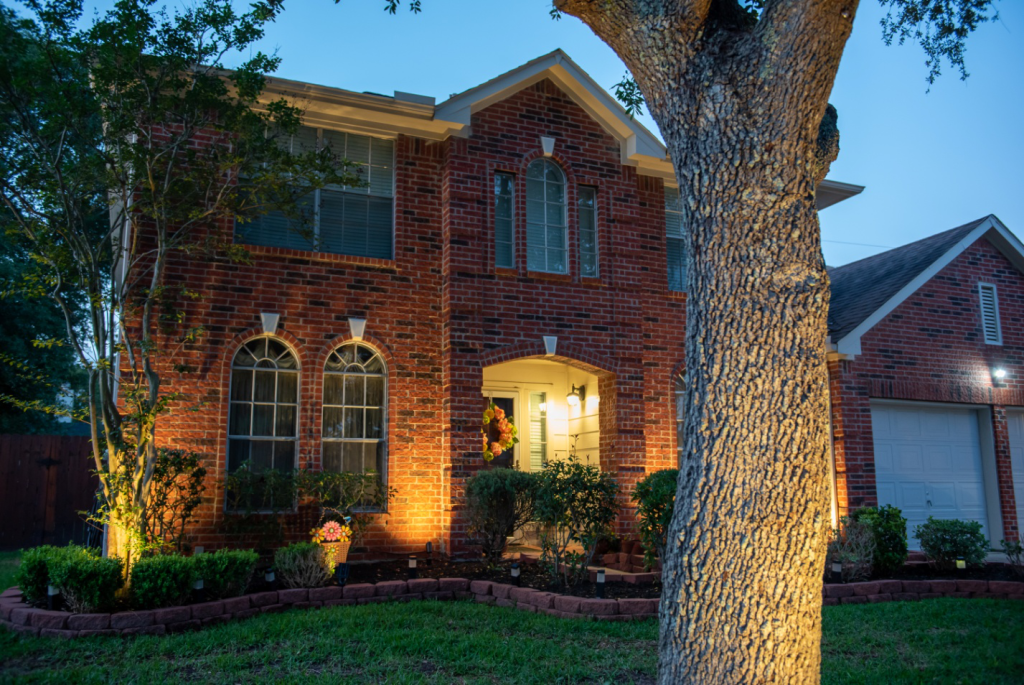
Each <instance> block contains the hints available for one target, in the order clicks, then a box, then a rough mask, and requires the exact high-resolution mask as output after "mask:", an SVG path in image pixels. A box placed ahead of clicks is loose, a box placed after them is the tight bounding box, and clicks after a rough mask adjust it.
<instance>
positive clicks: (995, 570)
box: [871, 564, 1024, 580]
mask: <svg viewBox="0 0 1024 685" xmlns="http://www.w3.org/2000/svg"><path fill="white" fill-rule="evenodd" d="M871 580H1024V577H1021V576H1020V575H1018V574H1016V573H1014V571H1013V569H1012V568H1010V566H1009V565H1008V564H985V565H984V566H981V567H972V568H966V569H964V570H962V571H957V570H955V569H954V570H953V571H941V570H939V569H936V568H934V567H932V566H931V565H930V564H907V565H906V566H904V567H903V568H901V569H900V570H899V571H897V572H896V573H889V574H885V575H879V574H872V576H871Z"/></svg>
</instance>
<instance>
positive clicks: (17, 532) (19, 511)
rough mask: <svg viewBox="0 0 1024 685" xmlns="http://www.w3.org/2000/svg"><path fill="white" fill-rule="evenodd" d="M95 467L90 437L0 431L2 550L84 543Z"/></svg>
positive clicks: (87, 527)
mask: <svg viewBox="0 0 1024 685" xmlns="http://www.w3.org/2000/svg"><path fill="white" fill-rule="evenodd" d="M92 468H93V462H92V453H91V447H90V444H89V438H87V437H81V436H65V435H0V549H18V548H22V547H34V546H36V545H63V544H66V543H68V542H77V543H80V544H81V543H84V542H85V538H86V536H87V534H88V532H89V526H88V525H87V524H86V523H85V521H84V517H83V516H82V515H81V514H79V513H78V512H80V511H88V510H89V509H91V508H92V504H93V499H94V496H95V493H96V487H97V484H98V481H97V478H96V476H94V475H93V474H92V473H90V470H91V469H92Z"/></svg>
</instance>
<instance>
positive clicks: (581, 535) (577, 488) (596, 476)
mask: <svg viewBox="0 0 1024 685" xmlns="http://www.w3.org/2000/svg"><path fill="white" fill-rule="evenodd" d="M539 480H540V485H539V487H538V489H537V498H536V501H535V504H534V512H535V515H536V518H537V520H538V521H539V522H540V523H541V524H542V525H543V526H544V529H543V532H542V534H541V545H542V547H543V551H544V563H545V565H546V566H547V568H548V569H549V571H550V572H551V574H552V578H553V580H554V581H555V582H557V583H559V584H564V585H568V586H574V585H576V584H577V583H579V582H580V581H582V580H583V578H584V577H585V576H586V575H587V566H589V565H590V562H591V560H592V559H593V556H594V550H595V548H596V547H597V541H598V540H599V539H600V538H601V536H602V535H604V534H606V533H607V532H608V531H609V529H610V528H611V525H612V523H614V521H615V517H616V516H617V515H618V513H619V506H618V503H617V502H616V501H615V498H616V496H617V495H618V492H619V486H618V485H616V483H615V479H614V478H613V477H612V475H611V474H610V473H605V472H602V471H601V470H600V469H598V468H597V467H596V466H592V465H590V464H584V463H582V462H581V461H580V460H579V458H578V457H577V456H576V449H575V446H574V447H573V448H572V450H571V451H570V455H569V458H568V459H566V460H565V461H553V462H551V463H549V464H548V465H547V467H546V468H545V469H544V470H543V471H541V472H540V475H539ZM574 543H575V544H578V545H579V546H581V547H582V548H583V552H582V553H580V552H570V551H569V547H570V546H571V545H573V544H574Z"/></svg>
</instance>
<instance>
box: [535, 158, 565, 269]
mask: <svg viewBox="0 0 1024 685" xmlns="http://www.w3.org/2000/svg"><path fill="white" fill-rule="evenodd" d="M567 243H568V237H567V231H566V220H565V175H564V174H562V170H561V169H559V168H558V166H557V165H556V164H554V163H553V162H551V161H549V160H547V159H535V160H534V161H532V162H530V165H529V166H528V167H526V268H527V269H529V270H530V271H546V272H548V273H554V274H564V273H568V271H569V267H568V263H569V259H568V248H567Z"/></svg>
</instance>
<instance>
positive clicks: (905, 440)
mask: <svg viewBox="0 0 1024 685" xmlns="http://www.w3.org/2000/svg"><path fill="white" fill-rule="evenodd" d="M871 417H872V427H873V429H874V440H875V460H876V461H875V466H876V471H875V477H876V485H877V489H878V502H879V504H882V505H885V504H892V505H894V506H897V507H899V508H900V509H901V510H902V511H903V515H904V516H905V517H906V519H907V531H908V543H909V544H910V546H911V547H912V548H914V549H917V548H918V547H919V542H918V541H917V539H916V538H913V537H912V535H913V532H914V529H915V528H916V527H917V526H918V525H920V524H922V523H924V522H926V521H927V520H928V517H929V516H934V517H935V518H943V519H951V518H959V519H966V520H976V521H979V522H980V523H981V524H982V526H983V527H984V528H985V529H987V523H988V521H987V515H986V508H985V505H986V501H985V488H984V480H983V477H982V468H981V447H980V443H979V439H978V422H977V414H976V412H975V411H973V410H970V409H963V408H958V407H949V408H946V407H934V406H915V405H913V404H910V403H908V404H906V405H881V404H879V405H873V406H872V408H871ZM1020 428H1021V430H1020V433H1021V437H1022V440H1021V443H1022V444H1021V447H1022V450H1021V453H1022V455H1024V421H1022V422H1021V426H1020ZM986 535H987V530H986Z"/></svg>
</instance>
